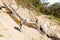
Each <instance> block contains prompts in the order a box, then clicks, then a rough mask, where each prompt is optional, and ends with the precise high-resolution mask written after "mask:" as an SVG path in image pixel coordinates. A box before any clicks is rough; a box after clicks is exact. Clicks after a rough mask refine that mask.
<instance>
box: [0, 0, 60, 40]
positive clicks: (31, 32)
mask: <svg viewBox="0 0 60 40" xmlns="http://www.w3.org/2000/svg"><path fill="white" fill-rule="evenodd" d="M5 2H6V3H7V0H5ZM8 3H10V5H11V7H12V8H14V9H15V10H16V11H17V13H18V14H19V15H20V16H21V17H22V18H24V19H27V20H28V22H31V19H32V20H33V21H35V20H36V19H35V18H37V19H38V20H39V21H38V23H39V25H41V27H42V29H43V31H45V34H48V35H49V36H56V37H58V38H60V33H59V32H60V25H58V24H57V23H56V25H55V22H54V21H51V20H49V19H48V18H47V17H46V16H45V15H40V16H36V15H34V14H33V13H34V11H31V10H29V9H27V8H23V7H22V6H21V5H20V7H18V6H17V4H16V2H15V0H12V1H11V0H8ZM0 5H3V4H2V1H1V0H0ZM30 14H32V16H31V15H30ZM50 22H51V27H47V25H48V26H49V25H50ZM14 27H18V28H19V25H18V24H17V23H16V22H15V21H14V20H13V18H11V17H10V16H9V15H8V14H7V13H6V12H5V9H0V40H51V38H49V37H47V36H45V35H42V34H40V33H39V31H37V30H36V29H34V28H30V27H28V26H26V25H23V26H22V29H21V31H22V32H20V31H19V30H16V29H15V28H14Z"/></svg>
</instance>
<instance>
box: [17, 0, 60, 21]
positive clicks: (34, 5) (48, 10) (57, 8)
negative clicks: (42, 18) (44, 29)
mask: <svg viewBox="0 0 60 40" xmlns="http://www.w3.org/2000/svg"><path fill="white" fill-rule="evenodd" d="M16 2H17V4H18V5H22V7H26V8H28V9H31V10H35V11H36V12H37V15H39V14H40V12H41V13H43V14H46V15H52V16H51V19H56V20H57V21H59V22H60V3H55V4H53V5H51V6H50V7H47V4H49V3H44V4H41V2H40V0H16Z"/></svg>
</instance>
